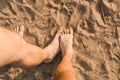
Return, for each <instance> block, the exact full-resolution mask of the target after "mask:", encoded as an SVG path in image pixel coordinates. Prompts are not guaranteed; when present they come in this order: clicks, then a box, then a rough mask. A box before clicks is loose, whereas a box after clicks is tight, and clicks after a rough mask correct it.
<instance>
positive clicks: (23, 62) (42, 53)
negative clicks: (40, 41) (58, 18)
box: [0, 25, 62, 68]
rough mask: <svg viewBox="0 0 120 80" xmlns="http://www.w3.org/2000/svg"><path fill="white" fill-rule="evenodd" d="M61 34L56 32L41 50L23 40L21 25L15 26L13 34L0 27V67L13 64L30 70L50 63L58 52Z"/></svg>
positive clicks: (22, 27) (59, 31)
mask: <svg viewBox="0 0 120 80" xmlns="http://www.w3.org/2000/svg"><path fill="white" fill-rule="evenodd" d="M16 32H17V33H16ZM61 32H62V30H61V29H60V30H58V32H57V33H56V35H55V37H54V39H53V41H52V42H51V43H50V44H49V45H48V46H47V47H45V48H44V49H41V48H40V47H37V46H35V45H32V44H29V43H27V42H26V41H25V40H24V39H23V33H24V26H23V25H21V26H17V27H16V28H15V32H12V31H9V30H7V29H5V28H2V27H0V55H1V56H0V67H3V66H5V65H7V64H13V65H16V66H18V67H22V68H31V67H34V66H37V65H39V64H40V63H41V62H43V61H44V62H45V63H49V62H51V61H52V59H53V58H54V57H55V56H56V55H57V53H58V52H59V51H60V46H59V36H60V34H61ZM1 34H2V35H1ZM3 46H4V47H3Z"/></svg>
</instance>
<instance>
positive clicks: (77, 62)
mask: <svg viewBox="0 0 120 80" xmlns="http://www.w3.org/2000/svg"><path fill="white" fill-rule="evenodd" d="M20 24H23V25H25V35H24V39H25V40H26V41H27V42H28V43H31V44H35V45H37V46H39V47H41V48H44V47H45V46H47V45H48V44H49V43H50V42H51V40H52V38H53V36H54V34H55V32H56V31H57V30H58V29H59V28H60V27H63V28H68V27H69V26H72V27H73V29H74V44H73V47H74V55H73V60H72V62H73V66H74V69H75V71H76V74H77V77H78V80H120V0H0V26H4V27H5V28H7V29H9V30H11V31H12V30H13V29H14V28H15V27H16V26H17V25H20ZM60 56H61V55H58V56H57V57H56V58H55V59H54V60H53V61H52V62H51V63H50V64H43V63H42V64H41V65H39V66H38V67H36V68H32V69H20V68H17V67H15V66H11V65H8V66H5V67H3V68H2V69H0V80H53V77H52V76H53V75H52V74H53V72H54V70H55V68H56V66H57V64H58V63H59V61H60V59H61V57H60Z"/></svg>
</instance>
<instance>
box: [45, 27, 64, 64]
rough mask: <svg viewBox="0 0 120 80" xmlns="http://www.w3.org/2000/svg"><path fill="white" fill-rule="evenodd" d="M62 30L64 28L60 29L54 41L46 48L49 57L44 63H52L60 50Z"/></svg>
mask: <svg viewBox="0 0 120 80" xmlns="http://www.w3.org/2000/svg"><path fill="white" fill-rule="evenodd" d="M62 31H63V30H62V29H60V30H58V32H57V33H56V35H55V37H54V39H53V41H52V42H51V43H50V44H49V45H48V46H47V47H46V48H45V49H44V51H46V53H47V54H48V57H47V59H46V60H44V63H50V62H51V61H52V60H53V58H54V57H55V56H56V55H57V53H59V52H60V45H59V37H60V34H61V32H62Z"/></svg>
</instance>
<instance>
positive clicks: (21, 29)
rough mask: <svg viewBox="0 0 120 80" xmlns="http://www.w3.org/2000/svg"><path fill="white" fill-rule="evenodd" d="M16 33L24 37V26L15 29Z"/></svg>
mask: <svg viewBox="0 0 120 80" xmlns="http://www.w3.org/2000/svg"><path fill="white" fill-rule="evenodd" d="M15 32H17V33H18V34H19V35H20V36H22V37H23V34H24V26H23V25H21V26H17V27H16V28H15Z"/></svg>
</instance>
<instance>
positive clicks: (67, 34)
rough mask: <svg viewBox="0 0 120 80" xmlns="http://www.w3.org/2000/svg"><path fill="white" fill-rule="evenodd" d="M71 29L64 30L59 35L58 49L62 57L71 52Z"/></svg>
mask: <svg viewBox="0 0 120 80" xmlns="http://www.w3.org/2000/svg"><path fill="white" fill-rule="evenodd" d="M72 45H73V29H72V28H70V29H64V30H63V32H62V34H61V35H60V48H61V51H62V56H63V57H64V56H65V55H67V53H71V54H72V52H73V48H72Z"/></svg>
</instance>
